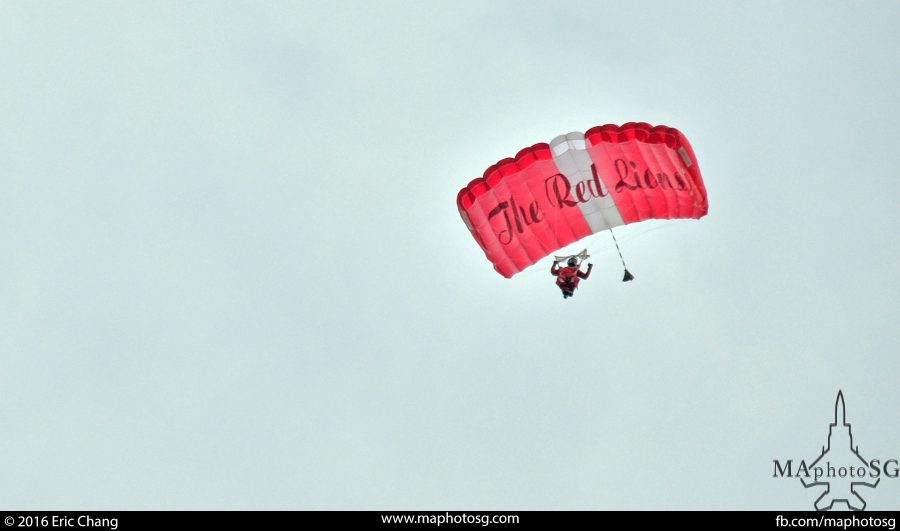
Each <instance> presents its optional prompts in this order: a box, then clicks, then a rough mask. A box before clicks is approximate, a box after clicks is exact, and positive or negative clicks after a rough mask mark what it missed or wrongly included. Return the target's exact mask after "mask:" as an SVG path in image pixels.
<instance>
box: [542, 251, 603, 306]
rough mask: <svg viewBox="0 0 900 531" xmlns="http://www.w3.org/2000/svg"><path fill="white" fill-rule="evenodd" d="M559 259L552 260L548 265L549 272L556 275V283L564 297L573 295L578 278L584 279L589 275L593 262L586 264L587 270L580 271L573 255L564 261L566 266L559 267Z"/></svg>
mask: <svg viewBox="0 0 900 531" xmlns="http://www.w3.org/2000/svg"><path fill="white" fill-rule="evenodd" d="M559 262H560V261H559V260H554V261H553V265H552V266H550V274H551V275H553V276H555V277H556V285H557V286H559V289H560V290H562V295H563V298H564V299H568V298H569V297H574V296H575V289H576V288H577V287H578V282H579V280H580V279H583V278H584V279H586V278H587V277H589V276H590V275H591V269H593V267H594V264H588V268H587V272H582V271H581V266H580V265H579V264H578V260H577V259H576V258H575V257H574V256H573V257H571V258H569V260H568V261H567V262H566V264H567V266H566V267H559Z"/></svg>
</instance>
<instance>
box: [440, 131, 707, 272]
mask: <svg viewBox="0 0 900 531" xmlns="http://www.w3.org/2000/svg"><path fill="white" fill-rule="evenodd" d="M456 204H457V207H458V209H459V214H460V216H461V217H462V219H463V222H464V223H465V224H466V227H468V229H469V231H470V232H471V233H472V236H473V237H474V238H475V241H476V242H478V245H479V246H481V249H482V250H483V251H484V254H485V255H486V256H487V259H488V260H490V262H491V263H492V264H493V265H494V269H495V270H496V271H497V272H498V273H500V274H501V275H503V276H504V277H506V278H510V277H512V276H513V275H515V274H516V273H518V272H520V271H522V270H523V269H525V268H527V267H528V266H530V265H532V264H535V263H536V262H538V261H539V260H541V259H542V258H544V257H545V256H548V255H550V254H551V253H553V252H554V251H556V250H558V249H561V248H563V247H565V246H567V245H569V244H571V243H573V242H576V241H578V240H581V239H582V238H585V237H587V236H589V235H591V234H594V233H597V232H601V231H605V230H610V229H612V228H613V227H616V226H619V225H626V224H629V223H637V222H640V221H644V220H647V219H676V218H694V219H699V218H701V217H703V216H705V215H706V214H707V212H708V210H709V204H708V202H707V198H706V188H705V186H704V184H703V179H702V178H701V175H700V167H699V165H698V164H697V158H696V156H695V155H694V150H693V149H692V148H691V145H690V143H689V142H688V140H687V138H686V137H685V136H684V135H683V134H682V133H681V132H680V131H678V130H677V129H674V128H671V127H667V126H664V125H658V126H651V125H650V124H647V123H643V122H629V123H626V124H624V125H621V126H619V125H613V124H607V125H601V126H597V127H593V128H591V129H588V131H587V132H585V133H578V132H574V133H569V134H567V135H561V136H558V137H556V138H554V139H553V140H552V141H550V143H549V144H547V143H539V144H535V145H533V146H531V147H527V148H525V149H523V150H521V151H519V153H518V154H517V155H516V156H515V157H514V158H506V159H503V160H501V161H500V162H498V163H497V164H494V165H493V166H491V167H489V168H488V169H487V170H486V171H485V172H484V176H483V177H480V178H477V179H474V180H473V181H472V182H470V183H469V184H468V185H467V186H465V187H464V188H463V189H461V190H460V191H459V194H458V195H457V198H456ZM617 246H618V244H617ZM629 276H631V275H630V273H628V272H627V270H626V280H630V279H629V278H628V277H629ZM632 278H633V277H632Z"/></svg>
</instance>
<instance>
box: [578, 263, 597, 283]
mask: <svg viewBox="0 0 900 531" xmlns="http://www.w3.org/2000/svg"><path fill="white" fill-rule="evenodd" d="M591 269H594V264H588V270H587V272H585V273H582V272H581V269H579V270H578V278H581V279H585V278H587V277H589V276H591Z"/></svg>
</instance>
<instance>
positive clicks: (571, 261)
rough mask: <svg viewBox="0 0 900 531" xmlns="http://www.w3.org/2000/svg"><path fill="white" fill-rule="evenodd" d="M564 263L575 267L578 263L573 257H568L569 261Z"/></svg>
mask: <svg viewBox="0 0 900 531" xmlns="http://www.w3.org/2000/svg"><path fill="white" fill-rule="evenodd" d="M566 263H567V264H569V267H575V266H576V265H578V260H577V259H576V258H575V257H572V258H569V261H568V262H566Z"/></svg>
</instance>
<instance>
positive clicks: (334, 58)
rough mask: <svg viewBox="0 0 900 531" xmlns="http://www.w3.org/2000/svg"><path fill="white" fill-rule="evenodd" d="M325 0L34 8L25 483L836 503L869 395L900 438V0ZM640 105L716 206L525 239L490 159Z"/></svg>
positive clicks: (172, 503)
mask: <svg viewBox="0 0 900 531" xmlns="http://www.w3.org/2000/svg"><path fill="white" fill-rule="evenodd" d="M328 4H331V3H323V2H297V1H295V2H265V3H262V2H251V1H246V2H223V1H215V2H213V1H200V2H156V1H154V2H151V1H139V2H138V1H136V2H124V1H123V2H98V1H88V2H77V3H75V2H63V1H55V2H47V1H4V2H2V3H0V117H2V119H0V249H2V254H0V301H2V304H0V430H2V431H0V506H5V507H7V508H19V509H25V508H29V509H75V508H90V509H164V508H165V509H237V508H240V509H386V508H398V509H400V508H403V509H442V510H444V509H447V510H450V509H470V510H471V509H604V508H645V509H682V508H689V509H690V508H716V509H743V508H749V509H806V508H810V507H811V505H812V502H813V500H814V499H815V498H816V497H817V496H818V492H816V493H812V492H811V491H810V490H806V489H803V488H802V486H801V485H800V484H799V481H789V480H786V479H773V478H772V474H773V463H772V460H773V459H776V458H777V459H787V458H791V457H792V458H794V459H798V460H799V459H801V458H806V459H810V460H811V459H814V458H815V457H816V456H818V453H819V451H820V449H821V446H822V445H824V444H826V442H827V434H828V423H829V421H830V420H831V416H832V414H833V405H834V398H835V395H836V393H837V391H838V389H842V390H843V392H844V395H845V398H846V403H847V415H848V421H850V422H851V423H852V424H853V433H854V436H855V437H856V439H855V443H856V444H859V447H860V451H861V453H862V454H863V455H865V456H866V457H867V458H875V457H878V458H882V459H886V458H888V457H895V458H896V457H897V456H898V454H900V423H898V421H897V420H898V419H897V414H898V413H897V412H898V411H900V386H898V381H897V377H898V374H900V361H898V344H900V327H898V326H897V325H898V320H900V319H898V317H900V312H898V302H897V301H898V296H900V289H898V288H900V247H898V229H900V213H898V212H900V209H898V204H900V176H898V173H897V172H898V168H900V149H898V145H900V128H898V126H897V123H898V121H900V98H898V96H897V87H898V86H900V65H898V59H897V58H898V57H900V32H898V31H897V26H898V24H900V3H898V2H896V1H882V2H879V1H866V2H828V1H825V2H823V1H818V0H817V1H815V2H813V1H804V2H761V1H753V2H729V3H726V2H677V3H676V2H662V1H661V2H640V3H638V2H635V3H630V4H628V5H627V6H626V3H623V2H611V1H610V2H600V1H596V2H573V1H566V2H527V3H523V2H514V1H510V2H499V1H496V2H480V1H479V2H461V1H459V0H453V1H447V2H438V1H427V2H414V1H407V2H386V1H381V2H347V1H343V2H335V3H333V5H328ZM628 121H645V122H649V123H651V124H666V125H669V126H672V127H676V128H678V129H680V130H681V131H682V132H684V133H685V135H687V137H688V139H690V141H691V143H692V145H693V147H694V150H695V152H696V155H697V158H698V162H699V165H700V168H701V169H702V172H703V177H704V180H705V182H706V186H707V189H708V192H709V203H710V210H709V215H708V216H707V217H705V218H703V219H701V220H699V221H696V220H687V221H685V220H682V221H671V222H646V223H641V224H636V225H632V226H627V227H623V228H621V229H620V230H618V231H617V235H618V236H619V242H620V244H621V246H622V251H623V253H624V255H625V258H626V260H627V261H628V265H629V269H630V270H631V271H632V272H633V273H634V274H635V276H636V277H637V278H636V280H635V281H634V282H630V283H622V282H621V276H622V270H621V265H620V264H619V262H618V256H617V255H616V253H615V248H614V247H613V246H612V242H611V240H610V239H609V237H608V235H606V234H599V235H595V236H592V237H589V238H588V239H586V240H585V241H583V242H582V243H579V244H578V245H577V247H585V246H586V247H588V249H589V250H590V252H591V254H592V255H593V256H592V261H593V263H594V264H595V267H594V272H593V275H592V276H591V278H590V279H588V280H587V281H584V282H583V284H582V285H581V287H580V289H579V290H578V293H577V295H576V297H574V298H573V299H570V300H563V299H562V297H561V296H560V294H559V290H558V288H556V287H555V286H554V285H553V278H552V277H551V276H550V275H549V273H547V271H546V270H547V269H548V268H549V265H550V264H549V262H548V261H545V262H541V263H539V264H537V265H535V266H533V267H532V268H530V269H528V270H526V271H524V272H523V273H521V274H519V275H517V276H515V277H514V278H513V279H511V280H507V279H504V278H503V277H501V276H500V275H498V274H497V273H496V272H494V271H493V269H492V267H491V264H490V263H489V262H488V261H487V260H486V258H485V256H484V254H483V253H482V251H481V250H480V248H479V247H478V245H477V244H476V242H475V241H474V239H473V238H472V237H471V235H470V234H469V232H468V230H467V229H466V227H465V225H464V224H463V222H462V221H461V220H460V217H459V214H458V212H457V210H456V204H455V200H456V193H457V191H458V190H459V189H460V188H461V187H462V186H464V185H465V184H466V183H468V182H469V181H470V180H471V179H472V178H474V177H477V176H480V175H481V173H482V172H483V171H484V169H485V168H486V167H488V166H489V165H491V164H493V163H495V162H496V161H498V160H499V159H501V158H505V157H508V156H512V155H514V154H515V153H516V152H517V151H518V150H519V149H521V148H522V147H525V146H528V145H531V144H533V143H536V142H541V141H549V140H550V139H552V138H553V137H555V136H557V135H559V134H563V133H567V132H569V131H584V130H586V129H588V128H590V127H592V126H594V125H598V124H604V123H624V122H628ZM865 498H866V500H867V501H868V502H869V504H870V507H871V508H880V509H897V508H900V502H898V500H900V479H895V480H883V482H882V484H881V485H880V486H879V487H878V488H877V489H875V490H870V491H867V492H866V493H865Z"/></svg>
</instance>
